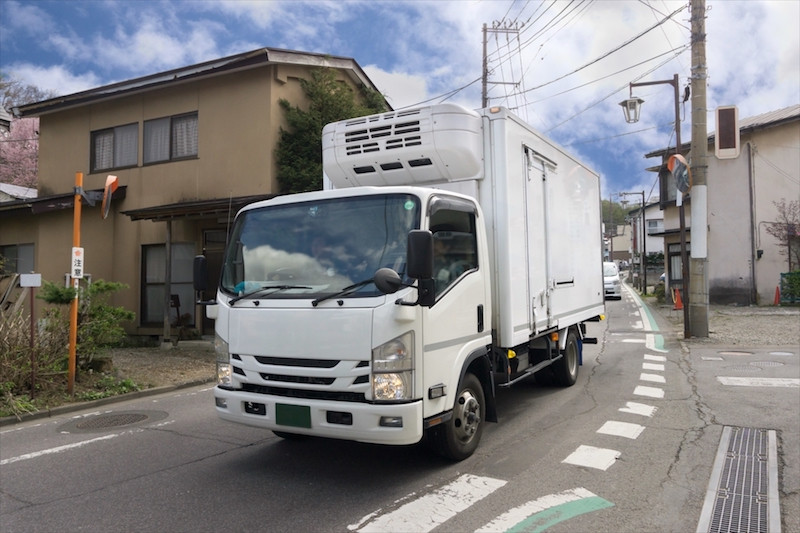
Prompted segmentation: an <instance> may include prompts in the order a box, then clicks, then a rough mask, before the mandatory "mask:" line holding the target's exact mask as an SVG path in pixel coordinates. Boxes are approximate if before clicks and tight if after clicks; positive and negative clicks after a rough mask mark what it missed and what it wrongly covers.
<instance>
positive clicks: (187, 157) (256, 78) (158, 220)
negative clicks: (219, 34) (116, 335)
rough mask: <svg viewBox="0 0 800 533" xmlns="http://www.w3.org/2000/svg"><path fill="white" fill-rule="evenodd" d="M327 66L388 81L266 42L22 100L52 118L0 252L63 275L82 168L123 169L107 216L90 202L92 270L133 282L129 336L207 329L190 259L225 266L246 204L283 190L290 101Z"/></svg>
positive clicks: (84, 234)
mask: <svg viewBox="0 0 800 533" xmlns="http://www.w3.org/2000/svg"><path fill="white" fill-rule="evenodd" d="M319 67H328V68H331V69H334V70H335V71H336V72H337V76H338V78H339V80H340V81H341V82H342V83H345V84H348V85H349V86H350V87H352V88H353V89H354V92H355V93H356V94H358V89H359V88H362V87H366V88H368V89H371V90H377V89H376V87H375V86H374V84H373V83H372V82H371V81H370V79H369V78H368V77H367V75H366V74H365V73H364V72H363V70H362V69H361V67H360V66H359V65H358V64H357V63H356V62H355V60H353V59H350V58H344V57H332V56H327V55H322V54H313V53H304V52H296V51H289V50H278V49H272V48H261V49H258V50H254V51H252V52H247V53H242V54H237V55H234V56H230V57H225V58H222V59H218V60H214V61H208V62H205V63H201V64H197V65H191V66H188V67H185V68H179V69H175V70H170V71H168V72H161V73H158V74H154V75H150V76H145V77H142V78H137V79H132V80H128V81H123V82H120V83H115V84H112V85H108V86H104V87H98V88H96V89H91V90H88V91H85V92H80V93H76V94H71V95H68V96H61V97H58V98H53V99H50V100H46V101H42V102H36V103H32V104H29V105H24V106H21V107H20V108H19V109H18V110H17V111H18V113H19V115H21V116H22V117H39V120H40V123H39V131H40V138H39V143H40V144H39V182H38V196H37V197H36V198H34V199H29V200H24V201H23V200H20V201H16V202H11V203H7V204H0V249H8V250H11V249H12V248H14V249H15V250H20V249H21V250H24V251H25V253H26V254H27V255H26V257H28V256H29V257H30V258H31V259H32V261H30V263H32V265H29V264H26V268H28V267H31V268H33V269H35V271H37V272H39V273H41V274H42V278H43V279H45V280H49V281H54V282H57V283H64V281H65V275H66V273H67V272H69V271H70V266H71V264H70V253H71V248H72V244H73V195H74V186H75V182H76V172H81V173H83V174H84V177H83V188H84V189H85V190H86V191H99V190H102V189H103V187H104V184H105V181H106V178H107V176H108V175H115V176H117V177H118V180H119V188H118V190H117V191H116V193H115V194H114V199H113V202H112V205H111V208H110V213H109V215H108V217H107V218H106V219H103V218H102V217H101V209H100V205H99V202H98V203H97V205H95V206H94V207H90V206H88V204H87V203H86V202H83V204H82V206H83V207H82V211H83V216H82V221H81V233H80V239H81V242H80V244H81V246H82V247H83V248H84V249H85V274H86V275H87V276H91V277H92V278H93V279H100V278H102V279H105V280H109V281H117V282H123V283H125V284H127V285H128V286H129V289H127V290H124V291H121V292H119V293H118V294H116V295H115V296H114V300H113V302H112V303H113V304H114V305H121V306H123V307H125V308H126V309H130V310H133V311H135V312H136V316H137V320H136V323H135V324H130V325H127V326H126V329H127V330H128V333H129V334H132V335H152V336H163V337H165V338H166V337H168V336H169V335H170V326H171V325H175V324H176V323H177V320H178V314H180V315H181V317H182V319H181V324H192V325H195V326H196V327H198V329H201V330H202V331H204V332H206V333H209V332H210V331H212V330H211V328H210V323H208V322H206V323H205V324H203V320H202V317H203V315H204V313H203V312H202V309H201V308H199V307H196V306H195V303H194V302H195V299H196V298H195V294H194V290H193V286H192V260H193V258H194V256H195V255H197V254H204V255H206V257H207V259H208V262H209V265H210V266H211V273H212V275H218V273H219V268H220V263H221V254H222V249H223V246H224V245H225V241H226V237H227V230H228V227H229V224H230V222H231V220H232V218H233V216H234V215H235V214H236V211H237V210H238V209H239V208H240V207H242V206H243V205H245V204H247V203H249V202H251V201H254V200H257V199H263V198H268V197H271V196H274V195H275V194H277V193H278V192H279V189H278V184H277V179H276V164H275V161H274V151H275V148H276V143H277V141H278V138H279V134H280V128H281V127H282V126H283V127H284V128H285V127H286V122H285V119H284V112H283V110H282V109H281V107H280V105H279V100H281V99H285V100H288V101H289V102H290V103H291V104H292V105H297V106H300V107H304V105H305V103H306V102H307V98H306V96H305V93H304V92H303V90H302V88H301V84H300V80H301V79H309V77H310V76H309V75H310V72H311V71H312V69H315V68H319ZM387 108H388V109H391V108H390V107H389V106H388V104H387ZM320 150H321V147H320ZM214 281H215V280H214V279H212V280H211V283H212V284H213V283H214ZM206 296H207V297H213V294H211V293H209V294H208V295H206ZM171 334H172V335H174V334H175V332H174V330H173V331H172V333H171ZM165 340H166V339H165Z"/></svg>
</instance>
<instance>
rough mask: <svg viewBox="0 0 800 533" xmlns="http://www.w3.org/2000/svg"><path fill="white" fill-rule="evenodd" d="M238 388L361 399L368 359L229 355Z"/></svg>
mask: <svg viewBox="0 0 800 533" xmlns="http://www.w3.org/2000/svg"><path fill="white" fill-rule="evenodd" d="M231 359H232V361H231V362H232V363H233V365H232V366H233V372H234V374H235V376H236V381H238V382H239V383H240V386H241V388H242V390H244V391H247V392H254V393H257V394H269V395H274V396H283V397H287V398H307V399H318V400H336V401H347V402H364V401H366V393H367V391H368V388H369V371H370V365H369V361H368V360H361V361H359V360H347V359H305V358H302V359H301V358H297V357H275V356H261V355H258V356H247V355H242V354H236V355H233V356H232V357H231Z"/></svg>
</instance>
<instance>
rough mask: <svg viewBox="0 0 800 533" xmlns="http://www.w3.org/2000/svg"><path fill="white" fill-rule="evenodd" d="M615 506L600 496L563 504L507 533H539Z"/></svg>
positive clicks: (535, 516) (523, 522) (541, 513)
mask: <svg viewBox="0 0 800 533" xmlns="http://www.w3.org/2000/svg"><path fill="white" fill-rule="evenodd" d="M613 506H614V504H613V503H611V502H610V501H608V500H604V499H603V498H601V497H600V496H592V497H590V498H583V499H580V500H576V501H574V502H568V503H562V504H561V505H556V506H555V507H551V508H549V509H546V510H544V511H541V512H539V513H536V514H535V515H531V516H529V517H528V518H526V519H525V520H523V521H522V522H520V523H518V524H517V525H515V526H514V527H512V528H511V529H509V530H508V531H507V532H506V533H537V532H540V531H545V530H546V529H547V528H549V527H550V526H554V525H556V524H558V523H559V522H563V521H564V520H569V519H570V518H575V517H576V516H579V515H582V514H586V513H591V512H592V511H599V510H600V509H605V508H607V507H613Z"/></svg>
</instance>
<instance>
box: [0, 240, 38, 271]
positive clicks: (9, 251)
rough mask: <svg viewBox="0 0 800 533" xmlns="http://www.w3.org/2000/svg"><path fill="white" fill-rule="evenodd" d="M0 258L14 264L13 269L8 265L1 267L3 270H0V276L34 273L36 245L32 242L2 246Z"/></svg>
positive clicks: (0, 246) (0, 247)
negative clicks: (21, 263)
mask: <svg viewBox="0 0 800 533" xmlns="http://www.w3.org/2000/svg"><path fill="white" fill-rule="evenodd" d="M0 257H3V258H5V259H6V260H7V261H10V262H13V263H14V265H13V267H10V266H9V265H8V264H5V265H3V268H0V274H28V273H30V272H35V268H34V267H35V263H36V244H35V243H32V242H22V243H18V244H2V245H0ZM21 261H22V262H23V265H22V269H20V266H19V264H20V262H21ZM28 263H30V264H28Z"/></svg>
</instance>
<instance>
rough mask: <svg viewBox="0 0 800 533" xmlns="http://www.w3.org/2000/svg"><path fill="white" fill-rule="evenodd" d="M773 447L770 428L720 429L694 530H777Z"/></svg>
mask: <svg viewBox="0 0 800 533" xmlns="http://www.w3.org/2000/svg"><path fill="white" fill-rule="evenodd" d="M777 449H778V447H777V442H776V434H775V431H774V430H767V429H756V428H738V427H730V426H725V427H724V428H723V430H722V437H721V439H720V444H719V448H718V449H717V456H716V459H715V460H714V468H713V470H712V472H711V479H710V480H709V483H708V490H707V491H706V499H705V502H704V504H703V511H702V513H701V515H700V522H699V523H698V526H697V531H698V533H699V532H703V533H717V532H724V533H733V532H741V531H748V532H763V533H776V532H779V531H780V529H781V526H780V524H781V519H780V505H779V502H778V461H777V454H778V451H777Z"/></svg>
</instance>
